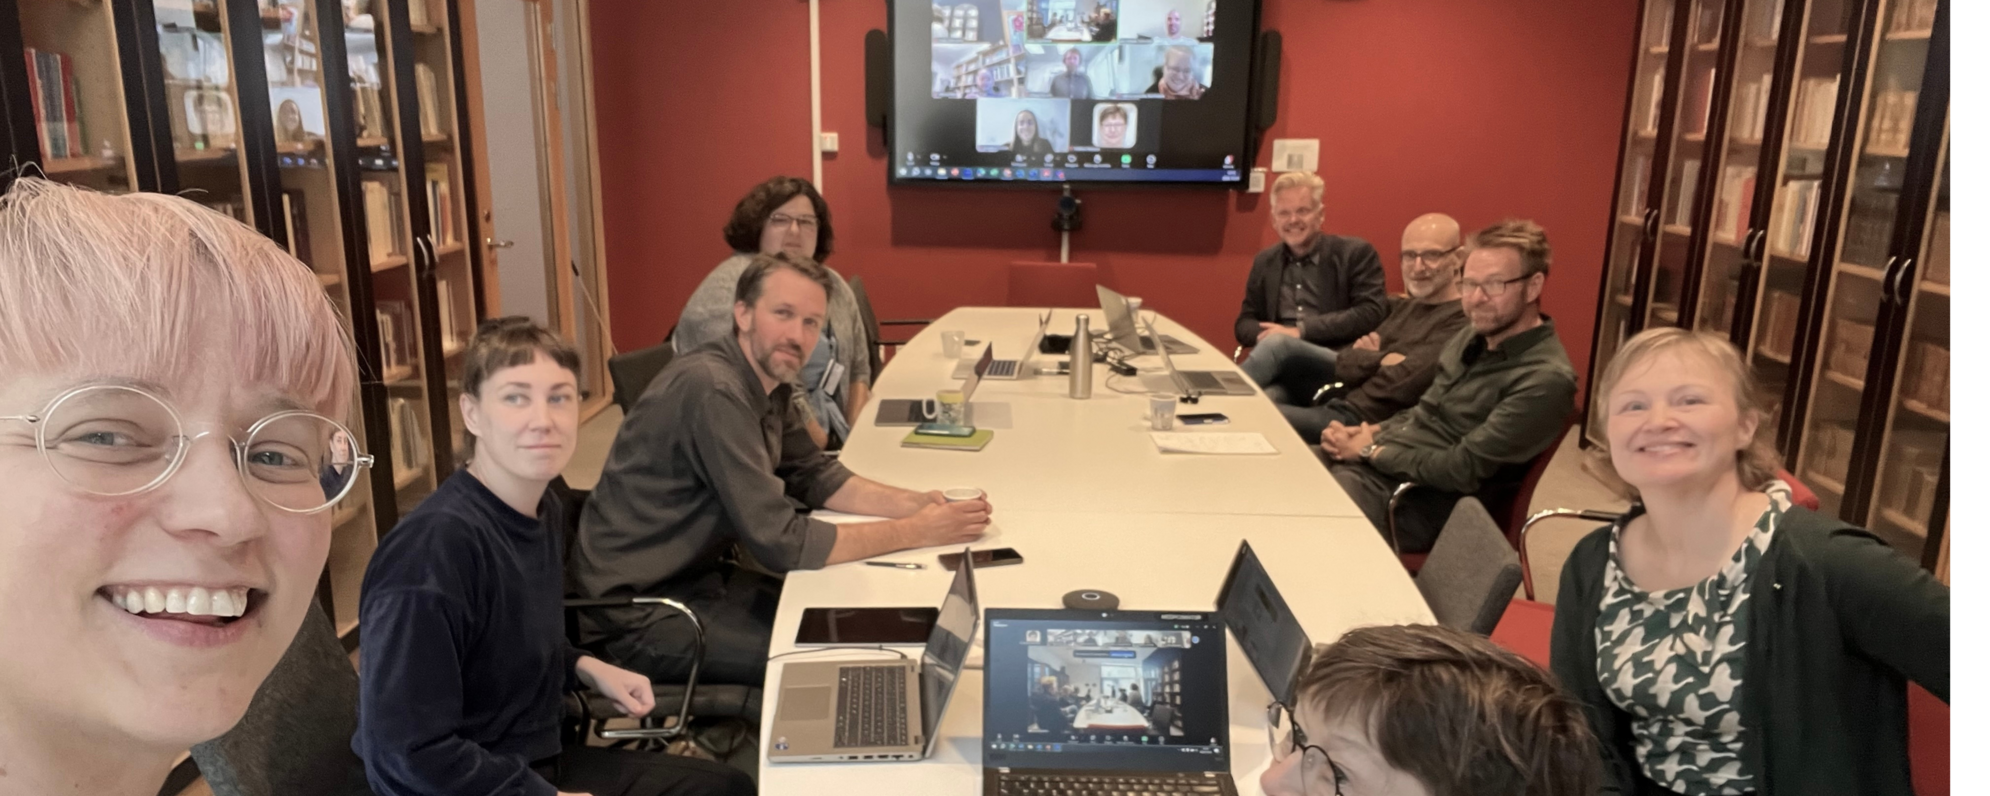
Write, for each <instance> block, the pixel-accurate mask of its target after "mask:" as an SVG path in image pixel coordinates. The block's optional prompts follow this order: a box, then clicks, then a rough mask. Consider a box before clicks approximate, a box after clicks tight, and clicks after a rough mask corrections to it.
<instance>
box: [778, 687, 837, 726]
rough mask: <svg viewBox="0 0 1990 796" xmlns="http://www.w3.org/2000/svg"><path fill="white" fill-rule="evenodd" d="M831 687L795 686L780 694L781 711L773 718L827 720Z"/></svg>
mask: <svg viewBox="0 0 1990 796" xmlns="http://www.w3.org/2000/svg"><path fill="white" fill-rule="evenodd" d="M834 690H835V688H834V687H833V686H826V685H811V686H797V687H795V688H789V689H786V690H784V691H782V692H781V709H780V710H778V711H775V716H774V718H776V719H780V720H781V721H819V720H821V719H826V718H829V700H830V699H831V698H832V697H833V696H834V695H833V694H831V693H830V692H831V691H834Z"/></svg>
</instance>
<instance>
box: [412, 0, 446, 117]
mask: <svg viewBox="0 0 1990 796" xmlns="http://www.w3.org/2000/svg"><path fill="white" fill-rule="evenodd" d="M417 5H419V4H417ZM415 99H416V100H417V101H418V103H419V104H420V105H421V134H422V137H423V138H433V137H435V136H439V135H442V134H443V124H442V103H441V101H440V100H439V99H438V95H437V94H436V90H435V70H434V69H430V68H429V67H428V64H415Z"/></svg>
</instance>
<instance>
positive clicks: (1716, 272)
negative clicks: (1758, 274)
mask: <svg viewBox="0 0 1990 796" xmlns="http://www.w3.org/2000/svg"><path fill="white" fill-rule="evenodd" d="M1783 2H1784V0H1745V2H1743V3H1742V6H1741V17H1740V18H1739V19H1737V20H1736V21H1735V27H1736V29H1737V31H1738V34H1739V35H1740V37H1741V43H1740V45H1739V46H1738V47H1737V48H1736V49H1735V60H1734V65H1733V67H1732V72H1733V75H1734V77H1733V79H1732V80H1731V81H1730V82H1731V85H1730V86H1729V89H1728V97H1727V113H1726V114H1725V116H1726V119H1727V122H1726V129H1725V130H1723V131H1721V133H1722V134H1721V135H1720V136H1719V137H1718V139H1717V140H1718V141H1719V142H1720V144H1719V146H1718V149H1717V151H1716V154H1717V155H1718V156H1719V157H1718V159H1717V160H1714V161H1711V162H1713V163H1716V164H1718V165H1719V166H1720V169H1721V171H1720V178H1719V179H1718V181H1716V182H1715V183H1714V197H1713V199H1714V202H1713V206H1712V207H1711V208H1709V211H1708V220H1707V229H1706V234H1705V235H1703V236H1701V239H1702V240H1703V241H1704V245H1705V250H1704V251H1703V252H1701V263H1702V266H1701V276H1700V300H1699V308H1698V310H1697V311H1696V312H1695V313H1694V321H1693V324H1694V326H1695V328H1697V329H1699V330H1701V331H1707V332H1714V333H1717V334H1726V333H1728V332H1729V331H1730V330H1731V329H1733V327H1734V316H1735V301H1736V300H1737V298H1738V297H1739V296H1740V294H1741V281H1742V277H1743V276H1744V274H1745V272H1746V270H1747V266H1748V265H1749V264H1750V252H1749V251H1748V249H1749V246H1748V245H1747V244H1748V243H1749V242H1750V240H1749V238H1750V233H1751V228H1752V227H1753V226H1754V225H1755V222H1754V212H1753V211H1754V205H1755V193H1756V191H1755V177H1756V172H1757V170H1758V169H1759V168H1760V166H1761V161H1762V143H1763V138H1764V137H1765V135H1766V133H1767V130H1766V127H1767V121H1768V116H1769V95H1770V93H1771V90H1772V89H1773V88H1774V87H1775V78H1776V53H1777V45H1778V44H1779V43H1780V39H1781V36H1782V25H1783V19H1782V16H1783Z"/></svg>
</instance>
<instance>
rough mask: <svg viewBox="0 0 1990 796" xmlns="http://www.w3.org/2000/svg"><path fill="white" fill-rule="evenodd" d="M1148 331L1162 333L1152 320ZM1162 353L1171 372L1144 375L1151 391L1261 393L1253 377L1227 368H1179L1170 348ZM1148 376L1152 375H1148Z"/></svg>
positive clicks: (1221, 393)
mask: <svg viewBox="0 0 1990 796" xmlns="http://www.w3.org/2000/svg"><path fill="white" fill-rule="evenodd" d="M1147 330H1148V331H1149V332H1154V334H1155V336H1156V337H1159V336H1160V333H1159V332H1158V331H1157V330H1155V329H1154V325H1153V324H1152V323H1148V324H1147ZM1160 354H1161V365H1162V366H1163V367H1166V368H1167V369H1168V372H1167V373H1166V374H1165V375H1163V374H1159V373H1155V374H1148V375H1147V376H1142V377H1141V378H1142V383H1143V384H1145V386H1146V387H1147V389H1149V390H1153V391H1156V392H1174V393H1177V394H1180V395H1186V396H1191V397H1196V396H1203V395H1256V394H1257V392H1258V389H1257V388H1256V387H1253V386H1251V380H1250V379H1246V378H1244V376H1243V374H1241V373H1236V372H1233V371H1228V370H1176V369H1175V360H1174V357H1171V356H1169V355H1168V349H1167V348H1166V347H1165V346H1164V347H1162V348H1161V350H1160ZM1149 376H1151V377H1152V378H1149Z"/></svg>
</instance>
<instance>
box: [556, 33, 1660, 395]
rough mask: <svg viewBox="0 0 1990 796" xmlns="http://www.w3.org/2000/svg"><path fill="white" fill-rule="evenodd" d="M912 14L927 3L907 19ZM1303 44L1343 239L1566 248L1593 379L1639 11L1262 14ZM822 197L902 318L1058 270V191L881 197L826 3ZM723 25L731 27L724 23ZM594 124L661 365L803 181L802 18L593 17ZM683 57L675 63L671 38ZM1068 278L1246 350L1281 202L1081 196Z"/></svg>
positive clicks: (643, 333)
mask: <svg viewBox="0 0 1990 796" xmlns="http://www.w3.org/2000/svg"><path fill="white" fill-rule="evenodd" d="M900 1H901V2H907V1H910V0H900ZM1262 2H1263V9H1264V12H1263V13H1264V27H1265V28H1266V29H1268V30H1277V31H1280V32H1281V33H1282V34H1283V36H1284V45H1285V46H1284V64H1283V66H1282V72H1281V75H1280V80H1279V120H1278V124H1277V125H1276V126H1274V127H1273V128H1272V130H1271V131H1269V132H1268V133H1266V134H1265V137H1264V145H1263V149H1264V150H1265V151H1264V152H1263V153H1262V154H1261V156H1260V157H1259V158H1258V163H1259V164H1261V165H1262V164H1264V163H1266V162H1267V161H1268V160H1269V158H1270V148H1271V147H1270V142H1271V140H1272V139H1274V138H1279V137H1282V136H1287V135H1289V136H1292V137H1297V138H1319V139H1321V163H1320V174H1321V176H1322V177H1323V178H1324V179H1325V180H1326V183H1327V196H1326V226H1327V229H1328V230H1329V231H1331V232H1335V233H1339V234H1347V235H1355V236H1358V237H1361V238H1365V239H1367V240H1369V241H1371V242H1373V243H1374V244H1376V248H1378V249H1379V250H1380V251H1381V252H1382V253H1383V258H1384V262H1385V263H1386V264H1388V265H1389V271H1390V275H1389V281H1390V285H1391V287H1392V289H1400V285H1401V280H1400V277H1399V275H1398V274H1397V273H1396V272H1395V271H1396V269H1395V267H1394V262H1395V254H1396V251H1397V249H1398V242H1399V241H1400V239H1401V235H1402V228H1403V225H1404V224H1406V223H1408V221H1409V220H1410V219H1411V218H1414V217H1415V216H1417V215H1419V214H1421V213H1425V212H1431V211H1440V212H1445V213H1449V214H1451V215H1453V216H1455V217H1456V218H1457V219H1458V220H1459V221H1460V222H1461V223H1462V224H1464V225H1465V226H1466V227H1467V228H1475V227H1478V226H1483V225H1485V224H1487V223H1489V222H1492V221H1496V220H1498V219H1500V218H1502V217H1505V216H1519V217H1523V218H1532V219H1534V220H1535V221H1537V222H1539V223H1540V224H1541V225H1542V226H1543V227H1546V228H1547V230H1548V235H1549V239H1550V241H1551V242H1552V243H1553V244H1554V247H1555V270H1554V272H1553V273H1552V274H1551V276H1550V279H1549V283H1548V291H1547V297H1546V299H1545V300H1544V305H1545V309H1546V311H1547V312H1548V314H1550V315H1552V316H1554V317H1555V319H1556V322H1557V324H1558V325H1559V329H1560V333H1561V337H1562V342H1563V343H1564V344H1565V345H1567V346H1568V348H1569V355H1570V357H1571V359H1573V360H1574V361H1575V364H1576V369H1577V370H1578V371H1583V370H1585V369H1586V368H1587V364H1588V357H1589V344H1590V336H1591V329H1592V327H1593V326H1594V324H1595V316H1596V312H1595V302H1596V294H1597V282H1598V280H1599V279H1600V278H1601V275H1602V272H1603V259H1604V244H1605V234H1606V232H1607V229H1608V224H1609V221H1610V207H1609V205H1610V202H1609V198H1610V192H1611V188H1612V184H1613V180H1614V169H1615V165H1616V156H1617V149H1618V136H1619V135H1620V132H1621V124H1622V116H1623V111H1624V101H1625V89H1626V86H1627V83H1626V81H1627V74H1628V72H1627V70H1628V68H1629V66H1630V58H1631V55H1630V53H1631V48H1632V39H1633V35H1634V24H1635V21H1636V13H1637V8H1636V4H1635V3H1634V2H1632V1H1631V0H1604V1H1603V2H1585V1H1584V0H1262ZM821 6H822V10H821V14H822V61H823V66H822V108H823V110H822V114H823V129H824V130H826V131H834V132H839V133H841V135H842V139H843V147H842V149H843V151H842V152H841V153H840V154H836V155H829V156H825V161H824V164H823V186H822V187H823V190H824V194H825V195H826V196H827V198H828V199H829V201H830V204H831V206H832V208H833V209H834V213H835V222H836V233H837V239H836V254H835V256H834V257H833V258H831V260H830V264H831V265H833V266H835V267H836V269H837V270H838V271H841V272H842V273H843V274H844V275H845V276H846V277H847V276H852V275H862V276H863V277H865V281H866V282H867V283H868V284H869V287H870V292H871V296H872V301H873V302H874V303H875V304H876V305H877V309H878V313H879V314H880V315H881V316H883V317H887V318H889V317H932V316H937V315H938V314H940V313H943V312H945V311H946V310H948V309H950V308H952V307H955V306H961V305H973V304H999V303H1001V302H1002V300H1003V295H1004V293H1005V291H1006V282H1005V268H1006V266H1007V263H1009V262H1010V261H1012V260H1045V259H1049V260H1054V259H1056V257H1057V246H1058V237H1057V233H1056V232H1055V231H1053V230H1051V228H1050V217H1051V213H1052V209H1053V199H1052V194H1051V193H1049V192H1047V191H1046V192H1042V193H1037V192H1029V191H976V190H963V189H959V188H954V189H948V188H946V187H941V186H935V187H920V188H894V189H887V188H886V186H885V171H886V167H887V164H886V162H885V152H884V149H883V135H882V134H881V133H880V132H879V131H877V130H872V129H868V128H867V127H866V126H865V123H864V108H863V95H864V92H863V88H864V86H863V84H864V74H863V37H864V32H865V31H868V30H871V29H873V28H879V29H881V28H883V27H884V26H885V22H886V20H885V11H886V10H885V3H883V2H879V1H878V0H862V1H861V2H853V1H851V0H824V2H823V3H822V4H821ZM720 9H723V10H720ZM593 24H594V30H593V34H594V48H595V65H594V67H595V73H594V81H595V87H596V91H597V100H596V102H597V107H596V113H597V117H598V120H599V129H600V136H601V140H600V142H599V143H600V148H601V162H602V163H603V164H604V170H603V171H604V173H603V174H602V191H603V200H604V209H603V212H604V215H605V223H606V225H607V238H608V252H607V254H608V273H609V288H610V294H609V295H610V301H611V305H612V308H611V310H610V316H611V317H612V318H613V324H614V332H615V342H616V345H617V346H618V347H620V348H622V349H624V350H628V349H633V348H639V347H643V346H647V345H652V344H654V343H655V342H656V341H658V340H660V339H661V338H662V337H663V335H664V334H665V333H666V332H667V331H669V329H670V327H671V325H672V324H673V323H674V322H675V320H676V316H677V312H678V310H679V309H680V308H681V307H682V306H683V303H684V300H685V298H686V297H687V296H688V295H689V293H690V291H691V290H692V289H693V288H695V287H696V286H697V284H698V282H699V280H701V279H703V278H704V275H705V274H706V272H708V271H709V270H710V269H711V268H712V266H714V265H716V264H717V263H718V261H719V260H721V259H723V258H724V257H725V256H726V254H727V251H726V247H725V243H724V241H723V240H722V239H721V237H720V234H719V229H720V227H721V226H722V225H723V224H724V223H725V220H726V216H727V214H728V213H729V212H730V210H731V207H732V204H733V203H734V202H735V201H737V200H738V198H739V196H740V195H741V194H742V193H744V192H745V190H746V189H747V188H748V187H750V186H751V185H753V184H754V183H756V182H758V181H760V180H762V179H764V178H766V177H768V176H771V175H773V174H777V173H783V174H793V175H799V176H804V177H806V176H808V174H809V171H810V162H809V150H808V147H809V108H808V4H807V3H806V2H802V1H801V0H731V1H730V2H726V3H676V2H671V3H658V2H653V0H595V2H594V5H593ZM664 42H668V46H663V44H662V43H664ZM1080 196H1081V197H1082V198H1083V199H1085V209H1084V214H1085V228H1084V229H1083V230H1082V231H1080V232H1077V233H1074V234H1073V235H1072V241H1071V247H1072V255H1071V257H1072V259H1073V260H1074V261H1082V262H1096V263H1099V264H1100V265H1101V267H1102V268H1105V269H1107V272H1108V273H1109V274H1110V278H1111V279H1112V280H1113V281H1114V282H1115V283H1116V284H1117V286H1118V287H1119V288H1120V289H1121V290H1122V292H1125V293H1128V294H1131V295H1138V296H1141V297H1143V298H1144V299H1145V302H1146V304H1147V305H1148V306H1151V307H1154V308H1156V309H1158V310H1160V311H1162V312H1164V313H1166V314H1168V315H1169V316H1170V317H1173V318H1176V319H1178V320H1180V321H1182V322H1184V323H1186V324H1187V325H1189V326H1190V327H1191V328H1193V329H1194V330H1195V331H1196V332H1197V333H1199V334H1201V335H1202V336H1204V337H1206V338H1208V339H1209V340H1211V341H1212V342H1216V343H1218V344H1219V345H1220V346H1222V347H1225V348H1227V347H1228V346H1229V345H1230V344H1229V343H1228V342H1227V341H1229V340H1230V339H1231V334H1230V331H1229V329H1230V324H1231V322H1232V321H1233V320H1234V319H1235V317H1236V313H1237V306H1238V303H1239V301H1240V300H1241V299H1242V296H1243V283H1244V277H1245V274H1246V273H1247V272H1248V271H1249V269H1250V259H1251V255H1252V254H1254V253H1255V252H1257V251H1258V250H1260V249H1262V248H1264V247H1266V246H1269V245H1271V244H1272V243H1273V242H1275V241H1276V239H1277V238H1276V236H1275V235H1274V234H1273V233H1272V232H1271V230H1270V227H1269V223H1270V203H1269V201H1268V200H1267V198H1266V197H1264V196H1263V195H1260V194H1248V193H1242V192H1232V191H1225V190H1218V189H1208V190H1182V189H1165V190H1162V189H1146V190H1139V189H1132V190H1126V189H1121V190H1106V189H1092V190H1083V191H1081V192H1080Z"/></svg>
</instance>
